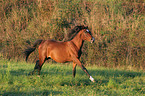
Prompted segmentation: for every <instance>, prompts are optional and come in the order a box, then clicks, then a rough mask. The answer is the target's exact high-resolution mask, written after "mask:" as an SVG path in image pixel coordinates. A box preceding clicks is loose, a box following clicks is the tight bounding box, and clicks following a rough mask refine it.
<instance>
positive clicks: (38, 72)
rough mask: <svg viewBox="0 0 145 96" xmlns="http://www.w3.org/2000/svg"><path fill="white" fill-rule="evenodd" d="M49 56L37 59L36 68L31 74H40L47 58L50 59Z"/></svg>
mask: <svg viewBox="0 0 145 96" xmlns="http://www.w3.org/2000/svg"><path fill="white" fill-rule="evenodd" d="M48 59H49V58H47V59H46V58H40V59H39V60H37V61H36V64H35V67H34V70H33V71H32V72H30V73H29V75H34V74H37V75H40V71H41V68H42V66H43V64H44V62H45V61H46V60H48Z"/></svg>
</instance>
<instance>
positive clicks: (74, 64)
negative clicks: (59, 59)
mask: <svg viewBox="0 0 145 96" xmlns="http://www.w3.org/2000/svg"><path fill="white" fill-rule="evenodd" d="M76 65H77V64H76V63H74V62H73V77H75V75H76Z"/></svg>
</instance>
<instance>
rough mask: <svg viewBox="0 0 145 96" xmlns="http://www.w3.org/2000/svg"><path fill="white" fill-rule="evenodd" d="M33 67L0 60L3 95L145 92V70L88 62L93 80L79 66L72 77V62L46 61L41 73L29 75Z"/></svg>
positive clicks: (138, 94) (141, 95)
mask: <svg viewBox="0 0 145 96" xmlns="http://www.w3.org/2000/svg"><path fill="white" fill-rule="evenodd" d="M33 67H34V64H30V63H26V62H15V61H6V60H0V78H1V79H0V95H4V96H5V95H27V96H32V95H41V96H49V95H58V96H60V95H63V96H65V95H67V96H88V95H93V96H96V95H101V96H102V95H110V96H112V95H113V96H116V95H123V96H128V95H130V96H144V95H145V91H144V90H145V81H144V80H145V74H144V72H143V71H142V70H137V69H135V68H130V69H126V70H124V69H121V68H119V69H118V68H117V69H112V68H103V67H100V68H97V67H95V66H89V67H88V66H87V67H86V68H87V69H88V70H89V72H90V74H91V75H92V76H93V77H94V79H95V80H96V83H92V82H91V81H90V80H89V78H88V77H87V75H86V74H85V72H83V71H82V70H81V68H79V67H77V74H76V77H75V78H73V77H72V65H66V64H65V65H62V64H59V65H58V64H48V63H46V64H44V65H43V68H42V70H41V75H40V76H36V75H34V76H28V75H27V74H28V73H29V72H30V71H32V70H33ZM122 68H123V67H122Z"/></svg>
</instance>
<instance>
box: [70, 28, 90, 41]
mask: <svg viewBox="0 0 145 96" xmlns="http://www.w3.org/2000/svg"><path fill="white" fill-rule="evenodd" d="M82 29H88V27H85V26H75V27H74V28H73V29H72V30H71V31H70V33H68V38H69V39H68V41H70V40H72V39H73V38H74V37H75V36H76V35H77V34H78V32H79V31H81V30H82Z"/></svg>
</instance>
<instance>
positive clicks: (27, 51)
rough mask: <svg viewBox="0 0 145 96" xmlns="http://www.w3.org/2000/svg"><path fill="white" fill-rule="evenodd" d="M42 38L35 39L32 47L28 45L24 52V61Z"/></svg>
mask: <svg viewBox="0 0 145 96" xmlns="http://www.w3.org/2000/svg"><path fill="white" fill-rule="evenodd" d="M42 41H43V40H37V41H35V43H34V45H33V46H32V47H28V48H27V49H26V50H25V51H24V54H25V56H26V61H27V59H28V56H29V55H30V54H31V53H32V52H33V51H34V50H35V49H36V48H37V46H38V45H40V44H41V42H42Z"/></svg>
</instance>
